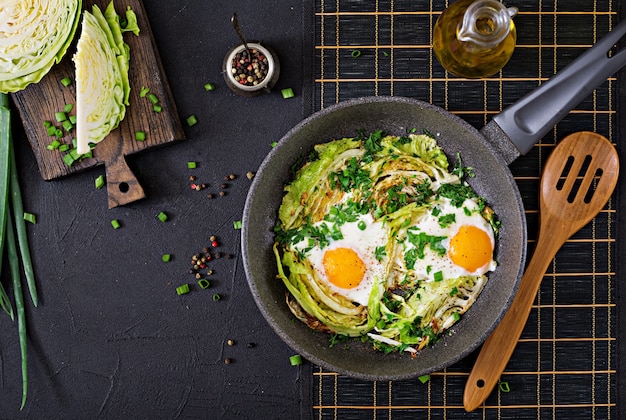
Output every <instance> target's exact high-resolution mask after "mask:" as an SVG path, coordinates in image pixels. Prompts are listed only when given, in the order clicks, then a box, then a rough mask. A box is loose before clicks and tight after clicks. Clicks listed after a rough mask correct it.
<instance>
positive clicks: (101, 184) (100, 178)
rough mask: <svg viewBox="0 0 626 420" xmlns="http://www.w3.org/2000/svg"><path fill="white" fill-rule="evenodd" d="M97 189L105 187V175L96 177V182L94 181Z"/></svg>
mask: <svg viewBox="0 0 626 420" xmlns="http://www.w3.org/2000/svg"><path fill="white" fill-rule="evenodd" d="M94 184H95V186H96V189H97V190H100V189H102V187H104V184H105V182H104V175H98V177H97V178H96V180H95V182H94Z"/></svg>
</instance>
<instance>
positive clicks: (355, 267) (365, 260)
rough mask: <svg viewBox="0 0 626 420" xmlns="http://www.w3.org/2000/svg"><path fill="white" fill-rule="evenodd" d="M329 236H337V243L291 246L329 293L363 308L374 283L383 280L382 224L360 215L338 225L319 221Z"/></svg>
mask: <svg viewBox="0 0 626 420" xmlns="http://www.w3.org/2000/svg"><path fill="white" fill-rule="evenodd" d="M322 224H326V225H327V227H328V228H329V229H330V230H331V231H333V232H341V235H337V236H340V237H341V238H340V239H336V240H330V243H329V244H328V245H327V246H324V247H321V246H320V245H319V244H316V245H314V246H311V244H310V242H309V241H308V240H304V241H301V242H299V243H296V244H295V245H294V248H295V249H297V250H298V251H300V252H304V254H305V255H306V258H307V259H308V261H309V262H310V263H311V265H312V267H313V268H314V269H315V271H316V272H317V275H318V278H319V279H321V281H322V282H323V284H324V285H325V286H327V287H328V288H329V289H330V290H331V291H332V292H333V293H337V294H339V295H341V296H343V297H345V298H347V299H349V300H351V301H352V302H356V303H358V304H360V305H363V306H367V303H368V300H369V296H370V293H371V291H372V286H373V285H374V282H375V281H380V280H382V279H385V278H386V273H385V267H386V261H387V260H388V258H387V257H386V255H385V252H384V249H385V246H386V244H387V237H388V233H387V231H386V229H385V227H384V225H383V223H382V222H379V221H374V218H373V217H372V215H370V214H365V215H360V216H359V217H358V219H357V220H356V221H354V222H346V223H343V224H341V225H339V224H336V223H330V222H328V221H321V222H318V223H316V224H314V225H313V227H314V228H319V227H320V226H321V225H322Z"/></svg>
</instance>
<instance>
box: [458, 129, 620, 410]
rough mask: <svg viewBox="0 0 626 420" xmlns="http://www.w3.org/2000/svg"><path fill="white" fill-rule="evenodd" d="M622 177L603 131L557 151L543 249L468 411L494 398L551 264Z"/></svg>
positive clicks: (489, 349) (543, 211)
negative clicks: (619, 176) (496, 387)
mask: <svg viewBox="0 0 626 420" xmlns="http://www.w3.org/2000/svg"><path fill="white" fill-rule="evenodd" d="M618 173H619V160H618V155H617V152H616V151H615V148H614V147H613V145H612V144H611V143H610V142H609V141H608V140H607V139H606V138H605V137H603V136H601V135H599V134H597V133H592V132H588V131H582V132H578V133H574V134H571V135H569V136H567V137H566V138H564V139H563V140H562V141H561V142H560V143H559V144H558V145H557V146H556V147H555V148H554V150H553V151H552V154H551V155H550V157H549V158H548V160H547V162H546V165H545V168H544V170H543V174H542V177H541V185H540V191H539V219H540V220H539V233H538V237H537V245H536V247H535V251H534V253H533V257H532V258H531V260H530V262H529V263H528V266H527V268H526V271H525V272H524V275H523V277H522V280H521V282H520V285H519V289H518V291H517V293H516V295H515V298H514V299H513V303H512V304H511V306H510V308H509V310H508V311H507V313H506V314H505V316H504V318H503V319H502V321H501V322H500V324H499V325H498V327H497V328H496V329H495V330H494V331H493V332H492V333H491V335H490V336H489V337H488V338H487V340H486V341H485V343H484V344H483V347H482V349H481V351H480V353H479V355H478V358H477V360H476V363H475V364H474V367H473V369H472V372H471V373H470V375H469V379H468V380H467V384H466V385H465V393H464V395H463V406H464V407H465V410H466V411H472V410H474V409H476V408H477V407H478V406H479V405H480V404H482V403H483V402H484V401H485V400H486V399H487V397H488V396H489V394H491V391H492V390H493V388H494V386H495V385H496V383H497V382H498V380H499V379H500V375H501V374H502V372H503V371H504V368H505V367H506V365H507V363H508V361H509V359H510V358H511V354H513V350H514V349H515V345H516V344H517V340H518V339H519V337H520V336H521V334H522V330H523V329H524V325H525V324H526V321H527V320H528V315H529V314H530V310H531V306H532V303H533V301H534V300H535V296H536V295H537V291H538V289H539V285H540V284H541V280H542V279H543V276H544V274H545V272H546V270H547V268H548V265H549V264H550V262H551V261H552V259H553V258H554V256H555V255H556V253H557V251H558V250H559V249H560V248H561V246H562V245H563V244H564V243H565V241H566V240H567V239H568V238H569V237H570V236H572V235H573V234H574V233H575V232H577V231H578V230H580V229H581V228H582V227H583V226H585V225H586V224H587V223H589V222H590V221H591V219H593V218H594V217H595V216H596V215H597V214H598V213H599V212H600V210H602V208H603V207H604V205H605V204H606V202H607V201H608V199H609V198H610V197H611V194H612V193H613V189H614V188H615V185H616V184H617V178H618Z"/></svg>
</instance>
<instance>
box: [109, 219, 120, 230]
mask: <svg viewBox="0 0 626 420" xmlns="http://www.w3.org/2000/svg"><path fill="white" fill-rule="evenodd" d="M111 226H113V229H119V228H120V227H122V225H120V221H119V220H117V219H113V220H111Z"/></svg>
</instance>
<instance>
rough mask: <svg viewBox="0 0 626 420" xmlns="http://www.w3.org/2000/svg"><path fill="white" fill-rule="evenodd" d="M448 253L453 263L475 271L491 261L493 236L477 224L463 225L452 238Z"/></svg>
mask: <svg viewBox="0 0 626 420" xmlns="http://www.w3.org/2000/svg"><path fill="white" fill-rule="evenodd" d="M448 254H449V255H450V259H451V260H452V262H453V263H455V264H456V265H458V266H460V267H463V268H464V269H466V270H467V271H469V272H471V273H473V272H475V271H476V270H478V269H479V268H481V267H483V266H485V265H486V264H488V263H489V262H490V261H491V258H492V254H493V247H492V244H491V238H489V235H487V233H486V232H485V231H484V230H482V229H479V228H477V227H476V226H468V225H463V226H461V227H460V228H459V231H458V232H457V233H456V235H454V236H453V237H452V239H450V249H449V250H448Z"/></svg>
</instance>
